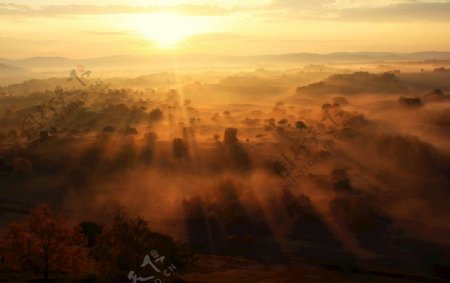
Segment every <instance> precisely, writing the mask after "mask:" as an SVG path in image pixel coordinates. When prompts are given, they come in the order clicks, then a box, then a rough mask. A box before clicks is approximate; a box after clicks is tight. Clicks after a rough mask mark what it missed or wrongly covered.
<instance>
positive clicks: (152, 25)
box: [126, 13, 213, 48]
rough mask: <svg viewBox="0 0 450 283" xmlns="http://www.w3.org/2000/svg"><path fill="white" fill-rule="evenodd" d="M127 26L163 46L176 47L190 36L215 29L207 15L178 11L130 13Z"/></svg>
mask: <svg viewBox="0 0 450 283" xmlns="http://www.w3.org/2000/svg"><path fill="white" fill-rule="evenodd" d="M126 26H127V27H128V28H130V29H132V30H134V31H136V32H137V33H139V34H141V35H143V36H145V37H146V38H148V39H150V40H153V41H155V42H157V43H158V45H159V46H160V47H161V48H170V47H176V46H177V44H178V43H179V42H180V41H182V40H183V39H186V38H187V37H189V36H192V35H195V34H200V33H205V32H211V31H212V30H213V24H212V23H211V22H210V21H209V19H208V18H207V17H194V16H186V15H183V14H178V13H152V14H141V15H130V17H129V19H128V20H127V24H126Z"/></svg>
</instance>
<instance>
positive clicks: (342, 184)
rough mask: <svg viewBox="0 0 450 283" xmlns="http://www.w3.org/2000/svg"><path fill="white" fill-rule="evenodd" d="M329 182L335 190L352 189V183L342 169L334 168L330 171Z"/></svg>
mask: <svg viewBox="0 0 450 283" xmlns="http://www.w3.org/2000/svg"><path fill="white" fill-rule="evenodd" d="M331 183H332V186H333V190H335V191H352V184H351V182H350V179H349V177H348V175H347V171H345V170H344V169H334V170H333V171H332V172H331Z"/></svg>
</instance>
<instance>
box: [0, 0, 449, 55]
mask: <svg viewBox="0 0 450 283" xmlns="http://www.w3.org/2000/svg"><path fill="white" fill-rule="evenodd" d="M428 50H437V51H450V0H447V1H442V0H441V1H439V0H313V1H306V0H191V1H187V0H148V1H144V0H134V1H133V0H109V1H97V0H89V1H85V0H78V1H73V0H43V1H37V0H17V1H12V0H10V1H0V58H22V57H31V56H65V57H76V58H86V57H96V56H109V55H118V54H136V55H143V54H148V55H150V54H155V53H158V54H159V53H167V52H177V53H196V54H227V55H230V54H231V55H241V54H242V55H251V54H273V53H290V52H313V53H328V52H337V51H395V52H412V51H428Z"/></svg>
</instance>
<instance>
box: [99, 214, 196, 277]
mask: <svg viewBox="0 0 450 283" xmlns="http://www.w3.org/2000/svg"><path fill="white" fill-rule="evenodd" d="M152 250H154V251H157V252H158V253H159V254H160V255H162V256H165V257H166V258H165V261H167V262H170V263H173V264H174V265H175V266H176V267H177V269H178V268H182V267H183V265H184V264H186V262H187V260H189V259H190V258H191V254H190V253H189V252H188V251H187V249H186V248H184V246H183V245H181V244H179V243H177V242H175V241H174V240H173V239H172V238H171V237H170V236H167V235H164V234H160V233H157V232H153V231H151V230H150V228H149V227H148V224H147V222H146V221H145V220H144V219H143V218H142V217H139V216H136V217H132V216H130V215H128V214H126V213H125V212H123V211H118V212H117V213H116V215H115V217H114V219H113V221H112V223H111V224H109V225H106V226H105V227H104V229H103V231H102V233H101V234H100V235H99V236H98V237H97V243H96V245H95V246H94V248H93V249H92V255H93V257H94V259H95V261H96V262H97V268H98V269H97V271H98V274H99V279H100V280H102V281H104V282H124V280H126V278H127V274H129V272H130V271H132V270H136V269H137V268H139V266H141V264H142V262H143V259H144V257H145V255H147V254H149V253H150V252H151V251H152Z"/></svg>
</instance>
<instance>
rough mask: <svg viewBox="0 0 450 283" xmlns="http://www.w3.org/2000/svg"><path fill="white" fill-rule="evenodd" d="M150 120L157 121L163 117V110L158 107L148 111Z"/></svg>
mask: <svg viewBox="0 0 450 283" xmlns="http://www.w3.org/2000/svg"><path fill="white" fill-rule="evenodd" d="M149 116H150V122H158V121H160V120H161V119H162V118H163V112H162V111H161V109H159V108H155V109H153V110H152V111H150V115H149Z"/></svg>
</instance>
